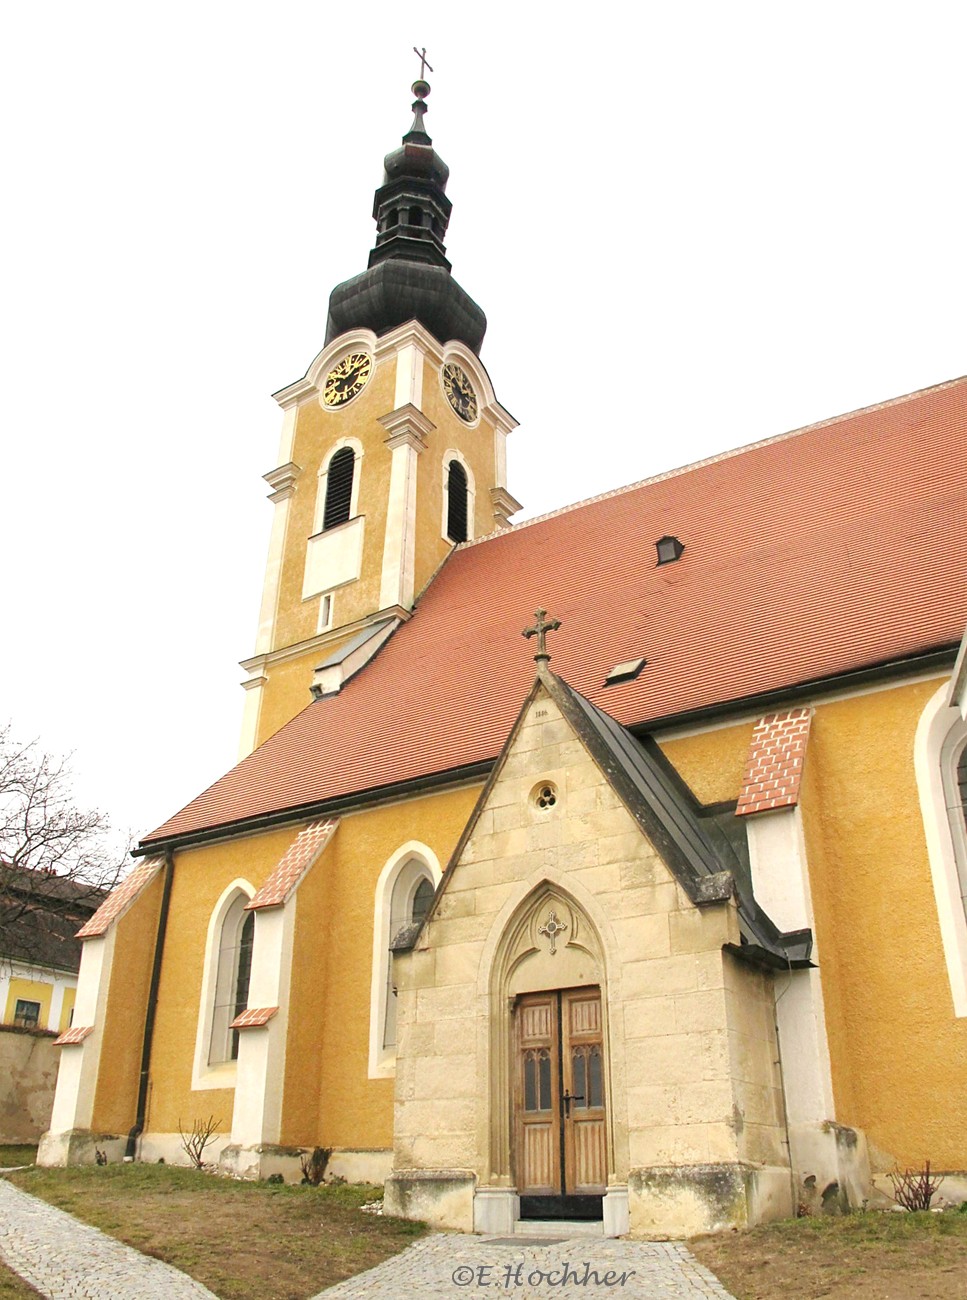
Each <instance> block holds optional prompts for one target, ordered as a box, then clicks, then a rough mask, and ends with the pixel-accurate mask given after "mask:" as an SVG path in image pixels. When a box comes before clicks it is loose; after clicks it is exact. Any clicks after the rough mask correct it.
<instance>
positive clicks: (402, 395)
mask: <svg viewBox="0 0 967 1300" xmlns="http://www.w3.org/2000/svg"><path fill="white" fill-rule="evenodd" d="M394 405H395V406H396V409H397V410H399V408H400V407H401V406H415V407H416V409H417V410H418V411H420V410H422V409H423V352H422V351H421V349H420V348H418V347H417V346H416V344H415V343H408V344H406V346H405V347H402V348H400V351H399V354H398V356H397V358H396V401H395V403H394Z"/></svg>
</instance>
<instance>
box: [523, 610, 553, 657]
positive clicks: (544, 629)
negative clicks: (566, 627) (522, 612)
mask: <svg viewBox="0 0 967 1300" xmlns="http://www.w3.org/2000/svg"><path fill="white" fill-rule="evenodd" d="M546 614H547V610H546V609H539V610H537V612H536V614H535V615H534V618H535V620H536V621H535V623H534V626H533V627H525V628H524V630H523V632H521V636H526V637H527V638H528V640H529V639H530V638H531V637H532V636H536V637H537V654H536V655H535V656H534V658H535V659H548V660H549V659H550V657H551V656H550V655H549V654H548V653H547V634H548V632H556V631H557V629H558V628H559V627H560V626H561V620H560V619H559V618H549V619H546V618H545V615H546Z"/></svg>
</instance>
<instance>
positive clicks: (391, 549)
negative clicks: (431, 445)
mask: <svg viewBox="0 0 967 1300" xmlns="http://www.w3.org/2000/svg"><path fill="white" fill-rule="evenodd" d="M379 422H380V424H381V425H382V426H383V428H384V429H386V431H387V433H388V435H389V436H388V437H387V438H386V446H387V447H388V448H389V450H390V452H391V454H392V461H391V462H390V482H389V501H388V503H387V511H386V538H385V541H384V543H383V568H382V574H381V578H380V594H379V603H380V608H381V609H390V608H393V607H394V606H401V607H402V608H403V609H411V608H412V606H413V599H414V596H415V595H416V589H415V588H416V577H415V574H416V471H417V458H418V456H419V454H420V452H422V451H425V450H426V438H427V436H428V435H429V434H430V433H432V431H433V429H434V428H435V427H436V426H435V425H434V424H433V423H432V422H431V421H430V420H428V419H427V418H426V416H425V415H424V414H423V413H422V411H419V410H417V408H416V407H415V406H413V405H412V404H407V405H405V406H402V407H398V408H397V409H396V410H395V411H390V413H389V414H388V415H383V416H381V417H380V421H379Z"/></svg>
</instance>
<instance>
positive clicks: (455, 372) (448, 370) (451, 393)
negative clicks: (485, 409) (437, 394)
mask: <svg viewBox="0 0 967 1300" xmlns="http://www.w3.org/2000/svg"><path fill="white" fill-rule="evenodd" d="M443 391H444V392H445V393H446V395H447V401H448V402H449V403H450V405H451V406H452V407H453V409H454V410H455V411H456V413H457V415H459V417H460V419H461V420H463V421H464V423H465V424H473V422H474V420H475V419H476V418H477V394H476V393H475V392H474V391H473V384H472V383H471V382H470V376H469V375H468V374H467V372H466V371H465V370H463V369H462V368H461V367H460V366H458V365H457V363H456V362H455V361H448V362H447V364H446V365H445V366H444V367H443Z"/></svg>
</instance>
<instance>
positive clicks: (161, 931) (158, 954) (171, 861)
mask: <svg viewBox="0 0 967 1300" xmlns="http://www.w3.org/2000/svg"><path fill="white" fill-rule="evenodd" d="M164 869H165V883H164V889H163V891H162V894H161V911H160V913H159V914H158V933H157V935H156V936H155V941H154V963H153V965H152V967H151V986H150V988H149V989H148V1007H147V1011H146V1013H145V1017H144V1038H143V1040H142V1043H141V1074H140V1077H139V1079H138V1110H137V1116H136V1118H135V1121H134V1125H133V1127H132V1128H131V1130H130V1132H129V1133H128V1140H127V1145H126V1146H125V1148H124V1158H125V1160H133V1159H134V1153H135V1150H136V1148H137V1143H138V1138H139V1137H140V1136H141V1134H142V1133H143V1131H144V1117H145V1110H146V1108H147V1102H148V1072H149V1068H150V1065H151V1041H152V1039H153V1038H154V1018H155V1011H156V1009H157V1006H158V984H159V983H160V981H161V958H162V956H163V954H164V946H165V931H166V930H167V928H168V905H169V903H170V902H171V881H172V878H173V876H174V874H175V857H174V853H173V852H172V850H171V849H166V850H165V868H164Z"/></svg>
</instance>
